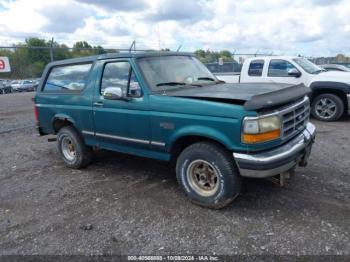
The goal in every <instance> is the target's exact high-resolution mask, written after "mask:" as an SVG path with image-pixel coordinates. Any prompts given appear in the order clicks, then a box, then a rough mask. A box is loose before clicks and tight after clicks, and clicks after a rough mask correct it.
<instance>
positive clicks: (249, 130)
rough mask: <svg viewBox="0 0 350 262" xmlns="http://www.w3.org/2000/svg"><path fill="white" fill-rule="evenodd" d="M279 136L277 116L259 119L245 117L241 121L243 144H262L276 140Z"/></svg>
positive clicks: (279, 127) (279, 122)
mask: <svg viewBox="0 0 350 262" xmlns="http://www.w3.org/2000/svg"><path fill="white" fill-rule="evenodd" d="M280 136H281V121H280V118H279V117H278V116H269V117H261V118H259V117H253V118H252V117H246V118H244V120H243V134H242V142H243V143H246V144H255V143H262V142H267V141H271V140H275V139H278V138H279V137H280Z"/></svg>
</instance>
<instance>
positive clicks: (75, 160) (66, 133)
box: [57, 126, 92, 169]
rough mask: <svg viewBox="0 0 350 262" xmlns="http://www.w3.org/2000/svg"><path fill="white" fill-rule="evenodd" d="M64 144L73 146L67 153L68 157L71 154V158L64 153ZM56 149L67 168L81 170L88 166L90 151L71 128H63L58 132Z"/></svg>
mask: <svg viewBox="0 0 350 262" xmlns="http://www.w3.org/2000/svg"><path fill="white" fill-rule="evenodd" d="M69 141H70V143H69ZM66 143H68V144H69V145H70V146H73V150H72V151H70V152H69V153H68V155H69V156H70V154H72V156H71V158H69V157H67V153H64V151H65V149H66V147H67V146H66V145H67V144H66ZM57 147H58V151H59V152H60V154H61V156H62V158H63V161H64V163H65V165H66V166H67V167H69V168H74V169H81V168H84V167H86V166H88V165H89V164H90V161H91V154H92V153H91V151H92V150H91V148H90V147H88V146H86V145H85V143H84V140H83V138H82V137H81V135H80V134H79V133H78V132H77V130H76V129H75V128H74V127H73V126H65V127H62V128H61V129H60V130H59V131H58V134H57ZM66 152H67V151H66Z"/></svg>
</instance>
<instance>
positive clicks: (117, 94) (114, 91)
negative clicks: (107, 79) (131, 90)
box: [103, 87, 124, 100]
mask: <svg viewBox="0 0 350 262" xmlns="http://www.w3.org/2000/svg"><path fill="white" fill-rule="evenodd" d="M103 98H104V99H108V100H121V99H124V95H123V90H122V89H121V88H120V87H106V89H105V90H104V91H103Z"/></svg>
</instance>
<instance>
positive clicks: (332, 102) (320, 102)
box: [311, 94, 344, 121]
mask: <svg viewBox="0 0 350 262" xmlns="http://www.w3.org/2000/svg"><path fill="white" fill-rule="evenodd" d="M311 112H312V115H313V116H314V117H315V118H316V119H318V120H321V121H336V120H338V119H339V118H340V117H341V116H342V115H343V113H344V103H343V101H342V100H341V99H340V97H339V96H337V95H333V94H321V95H319V96H317V97H316V98H315V99H314V101H313V103H312V111H311Z"/></svg>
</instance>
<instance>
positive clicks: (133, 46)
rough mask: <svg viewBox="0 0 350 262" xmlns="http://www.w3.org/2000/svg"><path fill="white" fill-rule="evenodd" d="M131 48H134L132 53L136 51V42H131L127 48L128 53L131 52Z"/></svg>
mask: <svg viewBox="0 0 350 262" xmlns="http://www.w3.org/2000/svg"><path fill="white" fill-rule="evenodd" d="M132 48H134V51H136V41H135V40H134V41H132V43H131V46H130V48H129V52H131V50H132Z"/></svg>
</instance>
